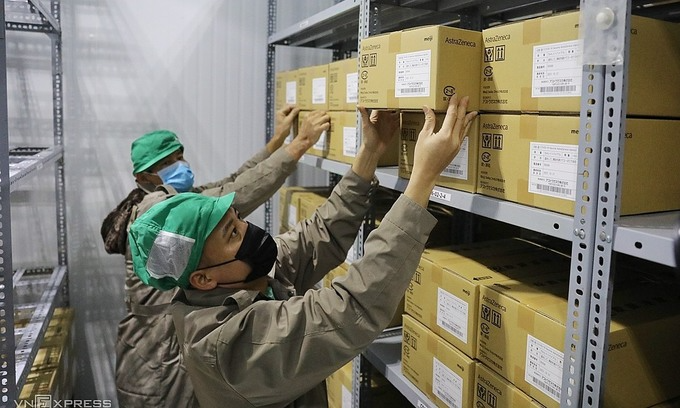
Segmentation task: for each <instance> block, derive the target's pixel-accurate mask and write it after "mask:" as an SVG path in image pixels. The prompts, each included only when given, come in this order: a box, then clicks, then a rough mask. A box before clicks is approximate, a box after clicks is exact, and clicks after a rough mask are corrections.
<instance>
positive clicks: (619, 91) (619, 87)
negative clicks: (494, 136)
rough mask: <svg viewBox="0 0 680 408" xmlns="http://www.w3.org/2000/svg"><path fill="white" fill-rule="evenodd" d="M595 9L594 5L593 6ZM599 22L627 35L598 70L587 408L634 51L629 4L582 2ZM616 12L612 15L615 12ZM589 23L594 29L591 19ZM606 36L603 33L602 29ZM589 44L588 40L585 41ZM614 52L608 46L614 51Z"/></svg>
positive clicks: (600, 352)
mask: <svg viewBox="0 0 680 408" xmlns="http://www.w3.org/2000/svg"><path fill="white" fill-rule="evenodd" d="M591 4H592V6H591ZM588 7H592V8H593V9H595V10H591V11H592V13H589V14H597V15H598V17H599V16H601V15H602V13H604V15H608V14H609V15H610V14H614V15H615V16H617V17H616V18H615V20H614V21H613V25H612V26H611V27H609V28H607V30H615V29H617V30H618V32H620V33H621V32H622V33H623V39H622V40H623V47H622V48H621V56H622V58H621V59H620V60H619V61H616V62H614V63H610V64H606V65H604V66H603V68H604V69H603V70H601V71H600V75H601V76H602V80H603V82H604V93H603V95H602V104H603V109H602V116H601V119H600V120H601V123H602V129H601V133H602V135H601V139H602V144H601V150H600V152H599V154H600V157H601V159H600V168H599V175H598V177H599V183H598V190H599V191H598V196H597V218H596V221H595V225H594V226H595V228H597V231H596V234H597V236H596V237H594V238H595V241H596V245H594V247H593V250H594V256H593V264H592V265H593V266H592V271H593V273H592V282H591V284H590V292H589V296H590V305H589V309H590V310H589V313H588V335H587V337H586V338H585V339H584V342H583V343H582V344H583V345H585V347H586V352H585V361H584V366H585V373H584V375H583V382H584V383H583V396H582V406H583V407H599V406H601V405H602V403H603V402H602V400H603V395H604V386H603V384H604V378H605V374H606V371H607V370H606V368H607V351H608V346H607V339H608V337H609V326H610V321H611V319H610V316H611V300H612V294H613V290H614V259H613V252H614V249H613V247H614V244H613V241H614V240H613V237H614V223H615V222H616V221H618V218H619V210H620V203H621V194H620V192H621V173H622V171H621V169H622V164H623V155H622V153H623V144H624V140H625V137H624V135H625V126H626V123H625V122H626V95H627V93H626V87H627V76H628V59H629V48H630V29H629V27H630V16H631V14H630V10H631V0H628V1H625V2H622V1H617V2H606V3H598V2H595V1H592V0H583V1H582V4H581V10H583V13H584V15H586V12H587V11H588ZM612 10H613V11H612ZM589 23H591V24H595V22H594V21H593V19H590V20H589ZM603 31H604V30H603ZM585 40H586V41H588V39H585ZM610 48H611V47H608V49H610Z"/></svg>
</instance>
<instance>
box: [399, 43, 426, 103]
mask: <svg viewBox="0 0 680 408" xmlns="http://www.w3.org/2000/svg"><path fill="white" fill-rule="evenodd" d="M431 54H432V52H431V50H424V51H416V52H409V53H406V54H397V72H396V75H395V83H394V96H395V97H397V98H409V97H411V98H412V97H421V96H430V66H431Z"/></svg>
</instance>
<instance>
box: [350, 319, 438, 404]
mask: <svg viewBox="0 0 680 408" xmlns="http://www.w3.org/2000/svg"><path fill="white" fill-rule="evenodd" d="M363 356H364V357H366V359H367V360H368V361H369V362H370V363H371V365H372V366H373V367H374V368H375V369H376V370H378V372H379V373H380V374H382V375H383V376H384V377H385V378H386V379H387V380H388V381H389V382H390V383H391V384H392V385H394V387H395V388H396V389H397V390H399V392H401V393H402V394H403V395H404V396H405V397H406V398H407V399H408V400H409V401H410V402H411V403H412V404H413V406H414V407H418V408H435V407H436V405H435V404H434V403H433V402H432V401H430V399H429V398H428V397H427V396H426V395H425V394H423V392H422V391H420V390H419V389H418V388H417V387H416V386H415V385H413V383H412V382H411V381H410V380H409V379H407V378H406V377H404V375H403V374H402V373H401V328H398V329H393V330H390V331H386V332H385V335H383V336H382V337H380V338H378V339H377V340H375V341H374V342H373V344H371V346H370V347H369V348H368V349H367V350H366V351H364V353H363Z"/></svg>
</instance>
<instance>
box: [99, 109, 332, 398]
mask: <svg viewBox="0 0 680 408" xmlns="http://www.w3.org/2000/svg"><path fill="white" fill-rule="evenodd" d="M298 112H299V109H297V108H293V107H286V108H284V109H283V110H281V111H279V112H277V115H276V126H275V133H274V135H273V136H272V138H271V140H270V141H269V142H268V143H267V146H266V147H265V149H263V150H262V151H261V152H259V153H257V154H256V155H255V156H253V157H252V158H251V159H250V160H248V161H246V162H245V163H244V164H243V165H242V166H241V167H240V168H239V169H238V170H237V171H236V172H235V173H234V174H232V175H230V176H227V177H225V178H224V179H222V180H219V181H217V182H213V183H208V184H204V185H201V186H197V187H194V186H193V181H194V178H193V173H192V171H191V168H190V167H189V164H188V163H187V162H186V160H185V159H184V146H183V145H182V143H181V142H180V141H179V139H178V137H177V135H175V134H174V133H173V132H170V131H167V130H159V131H154V132H150V133H147V134H145V135H143V136H141V137H140V138H138V139H137V140H135V141H134V142H133V143H132V149H131V158H132V163H133V174H134V176H135V179H136V181H137V186H138V188H137V189H135V190H133V191H132V192H131V193H130V195H128V197H127V198H126V199H125V200H124V201H123V202H122V203H121V204H119V206H118V207H117V208H116V209H115V210H114V211H112V212H111V213H110V214H109V215H108V216H107V217H106V219H105V220H104V223H103V224H102V230H101V232H102V237H103V239H104V243H105V247H106V250H107V252H109V253H120V254H124V255H125V259H126V282H125V290H126V300H125V301H126V306H127V312H128V313H127V316H126V317H125V318H124V319H123V320H122V321H121V322H120V324H119V326H118V339H117V342H116V387H117V391H118V400H119V403H120V405H121V406H124V407H167V406H173V407H181V406H191V405H192V404H193V403H194V402H193V401H194V397H193V392H192V388H191V385H190V384H188V378H187V376H186V375H183V373H182V372H181V370H180V368H181V367H178V366H175V365H173V364H172V358H175V357H176V356H177V354H178V350H177V342H176V338H175V336H174V329H173V328H172V320H171V318H170V316H169V315H167V314H165V312H164V311H165V310H166V309H167V307H168V305H169V303H170V301H171V299H172V297H173V294H174V293H173V291H166V292H163V291H159V290H156V289H154V288H153V287H151V286H148V285H144V284H143V283H142V282H141V281H140V280H139V278H138V277H137V276H136V275H135V274H134V273H133V270H132V269H133V268H132V259H131V257H130V252H129V245H128V241H127V228H128V226H129V225H130V224H131V223H132V222H134V220H135V219H136V218H137V217H139V216H140V215H141V214H143V213H144V212H146V211H147V210H148V209H149V208H151V207H153V206H154V205H156V204H157V203H159V202H162V201H164V200H166V199H168V198H169V197H172V196H174V195H176V194H178V193H181V192H185V191H191V192H194V193H200V194H202V195H205V196H212V197H220V196H224V195H226V194H228V193H231V192H237V193H238V198H237V199H236V201H234V203H233V204H234V206H235V207H236V208H238V209H239V210H240V211H241V213H242V214H244V215H248V214H250V213H251V212H252V211H254V210H255V209H256V208H257V207H259V206H260V205H261V204H262V203H264V202H265V201H266V200H267V199H269V198H270V197H271V196H272V195H273V194H274V193H275V192H276V191H277V190H278V189H279V187H281V185H282V184H283V182H284V181H285V180H286V178H287V177H288V176H289V175H290V174H291V173H292V172H293V171H295V169H296V167H297V162H298V160H299V159H300V158H301V157H302V155H303V154H304V153H305V152H306V151H307V150H308V149H309V148H310V147H312V146H313V145H314V144H315V143H316V142H317V140H318V139H319V137H320V135H321V133H322V132H323V131H326V130H328V128H329V116H328V114H326V112H323V111H314V112H311V113H310V114H309V115H308V117H307V118H306V120H305V121H304V122H303V123H302V124H301V125H300V129H299V131H298V134H297V135H296V137H295V138H294V139H293V140H292V141H291V143H290V144H288V145H286V146H285V147H281V146H282V144H283V141H284V139H285V138H286V136H287V135H288V134H289V133H290V129H291V126H292V123H293V121H294V120H295V119H296V117H297V114H298ZM171 356H175V357H171ZM168 401H172V402H171V403H168Z"/></svg>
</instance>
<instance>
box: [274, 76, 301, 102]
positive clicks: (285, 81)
mask: <svg viewBox="0 0 680 408" xmlns="http://www.w3.org/2000/svg"><path fill="white" fill-rule="evenodd" d="M297 74H298V72H297V70H291V71H280V72H277V73H276V74H275V75H274V81H275V82H274V86H275V91H274V93H275V96H274V109H275V110H279V109H282V108H283V107H284V106H286V105H296V104H297Z"/></svg>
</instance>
